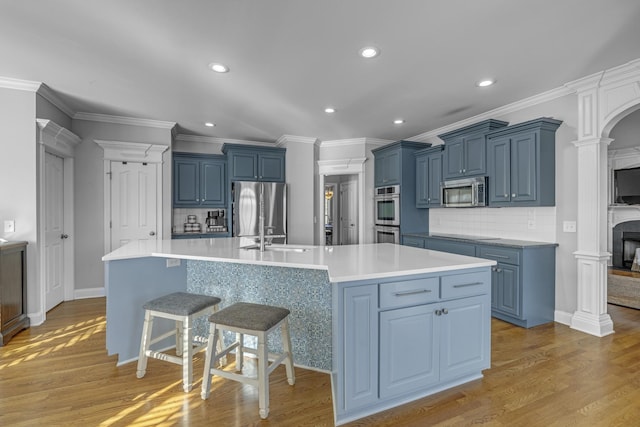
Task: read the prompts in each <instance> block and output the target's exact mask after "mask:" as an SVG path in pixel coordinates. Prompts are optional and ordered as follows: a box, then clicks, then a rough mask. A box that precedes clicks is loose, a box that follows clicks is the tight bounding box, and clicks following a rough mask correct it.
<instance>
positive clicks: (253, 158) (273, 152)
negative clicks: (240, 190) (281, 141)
mask: <svg viewBox="0 0 640 427" xmlns="http://www.w3.org/2000/svg"><path fill="white" fill-rule="evenodd" d="M222 152H223V153H225V154H226V156H227V160H228V164H229V179H230V180H231V181H268V182H285V166H286V163H285V161H286V158H285V155H286V150H285V149H284V148H276V147H274V148H270V147H258V146H251V145H238V144H224V145H223V146H222Z"/></svg>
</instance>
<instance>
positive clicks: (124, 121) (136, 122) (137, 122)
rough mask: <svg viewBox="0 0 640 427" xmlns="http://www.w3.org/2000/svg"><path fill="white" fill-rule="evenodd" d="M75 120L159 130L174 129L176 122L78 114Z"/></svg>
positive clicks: (74, 116) (75, 115)
mask: <svg viewBox="0 0 640 427" xmlns="http://www.w3.org/2000/svg"><path fill="white" fill-rule="evenodd" d="M72 118H73V119H75V120H87V121H90V122H101V123H113V124H117V125H130V126H142V127H149V128H158V129H173V128H174V127H175V126H176V122H163V121H159V120H151V119H139V118H135V117H124V116H112V115H109V114H97V113H84V112H78V113H75V114H74V115H73V116H72Z"/></svg>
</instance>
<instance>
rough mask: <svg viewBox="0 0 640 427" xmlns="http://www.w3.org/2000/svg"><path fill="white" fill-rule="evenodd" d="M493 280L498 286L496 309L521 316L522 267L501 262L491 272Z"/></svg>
mask: <svg viewBox="0 0 640 427" xmlns="http://www.w3.org/2000/svg"><path fill="white" fill-rule="evenodd" d="M491 282H492V283H495V287H496V301H495V307H494V309H495V310H497V311H500V312H502V313H505V314H509V315H511V316H515V317H521V316H522V296H521V293H520V291H521V286H520V268H519V267H518V266H516V265H510V264H504V263H501V262H499V263H498V265H497V266H496V268H495V269H494V271H492V273H491Z"/></svg>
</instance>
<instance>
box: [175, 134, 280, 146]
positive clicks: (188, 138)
mask: <svg viewBox="0 0 640 427" xmlns="http://www.w3.org/2000/svg"><path fill="white" fill-rule="evenodd" d="M175 140H176V141H180V142H199V143H203V144H219V145H222V144H225V143H226V144H240V145H259V146H262V147H273V146H274V144H273V142H264V141H247V140H243V139H231V138H218V137H215V136H203V135H186V134H181V133H180V134H177V135H176V137H175Z"/></svg>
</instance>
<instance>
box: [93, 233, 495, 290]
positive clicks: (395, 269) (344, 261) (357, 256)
mask: <svg viewBox="0 0 640 427" xmlns="http://www.w3.org/2000/svg"><path fill="white" fill-rule="evenodd" d="M244 242H245V241H243V240H242V239H241V238H237V237H231V238H216V239H181V240H137V241H133V242H129V243H127V244H126V245H124V246H122V247H120V248H118V249H116V250H115V251H113V252H111V253H109V254H107V255H105V256H104V257H102V260H103V261H117V260H124V259H132V258H143V257H162V258H177V259H185V260H197V261H217V262H231V263H240V264H257V265H270V266H280V267H292V268H306V269H316V270H326V271H327V273H328V275H329V280H330V281H331V282H334V283H337V282H348V281H355V280H366V279H375V278H386V277H397V276H408V275H413V274H428V273H436V272H441V271H451V270H463V269H470V268H479V267H490V266H492V265H495V264H496V262H495V261H492V260H487V259H482V258H475V257H469V256H463V255H455V254H449V253H444V252H438V251H433V250H429V249H419V248H413V247H408V246H402V245H395V244H391V243H381V244H360V245H345V246H306V245H290V246H295V247H304V248H305V249H307V250H306V251H304V252H293V251H291V252H289V251H265V252H260V251H258V250H247V249H243V248H242V246H244V244H243V243H244Z"/></svg>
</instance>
